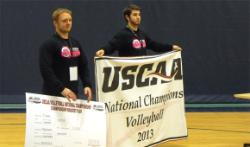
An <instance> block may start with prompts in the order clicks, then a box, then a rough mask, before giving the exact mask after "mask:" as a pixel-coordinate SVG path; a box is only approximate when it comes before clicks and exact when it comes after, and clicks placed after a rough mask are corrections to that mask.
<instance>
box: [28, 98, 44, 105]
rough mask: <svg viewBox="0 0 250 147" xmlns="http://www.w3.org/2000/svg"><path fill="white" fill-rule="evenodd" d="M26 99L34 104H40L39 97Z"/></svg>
mask: <svg viewBox="0 0 250 147" xmlns="http://www.w3.org/2000/svg"><path fill="white" fill-rule="evenodd" d="M28 101H29V102H30V103H35V104H40V103H41V99H40V98H39V97H29V100H28Z"/></svg>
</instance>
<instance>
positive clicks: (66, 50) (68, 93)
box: [39, 8, 92, 101]
mask: <svg viewBox="0 0 250 147" xmlns="http://www.w3.org/2000/svg"><path fill="white" fill-rule="evenodd" d="M52 21H53V24H54V27H55V33H54V34H53V35H52V36H51V37H50V38H49V39H48V40H46V41H45V42H44V43H43V44H42V45H41V47H40V50H39V51H40V52H39V67H40V72H41V75H42V78H43V89H42V91H43V94H46V95H54V96H63V97H66V98H67V99H68V100H76V99H77V97H78V84H79V79H78V78H80V79H81V81H82V85H83V93H84V94H85V95H86V96H87V98H88V100H89V101H90V100H91V99H92V90H91V84H90V81H89V80H90V78H89V68H88V62H87V58H86V55H85V52H84V51H83V49H82V47H81V45H80V43H79V42H78V41H77V40H76V39H74V38H73V37H71V36H70V31H71V28H72V12H71V11H70V10H69V9H65V8H58V9H56V10H55V11H54V12H53V13H52Z"/></svg>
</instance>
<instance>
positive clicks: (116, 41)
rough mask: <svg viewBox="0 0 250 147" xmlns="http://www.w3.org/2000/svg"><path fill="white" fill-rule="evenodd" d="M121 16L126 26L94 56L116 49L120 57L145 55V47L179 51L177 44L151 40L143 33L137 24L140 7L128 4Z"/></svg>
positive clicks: (158, 50) (138, 23)
mask: <svg viewBox="0 0 250 147" xmlns="http://www.w3.org/2000/svg"><path fill="white" fill-rule="evenodd" d="M123 16H124V19H125V21H126V22H127V26H126V27H125V28H123V29H122V30H121V31H120V32H118V33H117V34H116V35H115V36H114V37H113V39H112V40H111V41H109V42H108V44H107V45H105V46H103V47H101V49H99V50H98V51H97V52H96V56H99V57H100V56H103V55H109V54H112V53H113V52H114V51H116V50H117V51H118V54H119V56H120V57H131V56H145V55H147V52H146V49H151V50H153V51H155V52H166V51H171V50H174V51H180V50H182V49H181V48H180V47H179V46H177V45H170V44H163V43H158V42H155V41H153V40H152V39H151V38H150V37H149V36H148V35H147V34H145V33H144V32H143V31H142V30H141V29H139V25H140V23H141V8H140V7H139V6H137V5H129V6H128V7H127V8H125V9H124V10H123Z"/></svg>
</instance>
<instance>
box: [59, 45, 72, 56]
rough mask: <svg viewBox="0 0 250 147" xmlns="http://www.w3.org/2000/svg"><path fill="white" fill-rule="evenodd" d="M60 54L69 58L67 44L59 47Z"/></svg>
mask: <svg viewBox="0 0 250 147" xmlns="http://www.w3.org/2000/svg"><path fill="white" fill-rule="evenodd" d="M61 56H62V57H66V58H70V57H71V53H70V49H69V47H67V46H63V47H62V49H61Z"/></svg>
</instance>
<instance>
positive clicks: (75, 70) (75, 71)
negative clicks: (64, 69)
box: [69, 66, 78, 81]
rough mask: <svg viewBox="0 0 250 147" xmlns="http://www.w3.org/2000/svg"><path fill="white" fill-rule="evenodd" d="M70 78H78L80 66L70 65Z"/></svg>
mask: <svg viewBox="0 0 250 147" xmlns="http://www.w3.org/2000/svg"><path fill="white" fill-rule="evenodd" d="M69 79H70V81H77V80H78V68H77V66H73V67H69Z"/></svg>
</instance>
